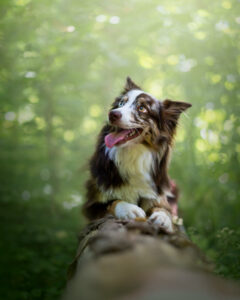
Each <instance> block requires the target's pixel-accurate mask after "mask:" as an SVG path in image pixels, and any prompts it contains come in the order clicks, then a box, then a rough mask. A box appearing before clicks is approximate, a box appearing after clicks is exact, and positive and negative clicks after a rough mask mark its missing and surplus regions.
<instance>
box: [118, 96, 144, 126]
mask: <svg viewBox="0 0 240 300" xmlns="http://www.w3.org/2000/svg"><path fill="white" fill-rule="evenodd" d="M143 93H144V94H146V93H145V92H144V91H142V90H131V91H129V92H128V93H127V94H126V95H127V96H128V101H127V103H126V104H125V105H124V106H122V107H119V108H116V109H115V111H120V112H121V113H122V118H121V123H122V124H124V125H125V126H131V123H132V122H134V120H133V119H132V110H133V108H132V104H133V102H134V101H135V99H136V98H137V97H138V96H139V95H141V94H143Z"/></svg>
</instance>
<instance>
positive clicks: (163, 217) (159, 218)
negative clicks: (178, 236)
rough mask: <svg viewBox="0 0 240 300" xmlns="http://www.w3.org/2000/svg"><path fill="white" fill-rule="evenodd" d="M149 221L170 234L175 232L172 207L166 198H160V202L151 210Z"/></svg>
mask: <svg viewBox="0 0 240 300" xmlns="http://www.w3.org/2000/svg"><path fill="white" fill-rule="evenodd" d="M148 220H149V221H150V222H151V223H153V224H155V225H157V226H159V227H161V228H163V229H164V230H166V231H167V232H168V233H172V232H174V225H173V221H172V214H171V207H170V205H169V204H168V201H167V200H166V198H165V197H164V196H163V197H160V199H159V201H158V202H157V203H156V204H155V205H154V207H153V208H152V209H151V210H150V216H149V219H148Z"/></svg>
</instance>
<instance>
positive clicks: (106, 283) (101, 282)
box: [63, 216, 240, 300]
mask: <svg viewBox="0 0 240 300" xmlns="http://www.w3.org/2000/svg"><path fill="white" fill-rule="evenodd" d="M70 277H71V278H70V279H69V281H68V284H67V287H66V290H65V293H64V296H63V299H64V300H80V299H81V300H85V299H86V300H95V299H98V300H102V299H104V300H108V299H126V300H128V299H129V300H132V299H140V300H142V299H144V300H145V299H146V300H151V299H163V300H175V299H178V300H181V299H184V300H186V299H189V300H198V299H199V300H210V299H214V300H215V299H216V300H219V299H220V300H221V299H224V300H225V299H229V300H233V299H234V300H235V299H240V289H239V288H238V287H237V286H236V285H235V284H234V283H232V282H228V281H226V280H224V279H221V278H218V277H216V276H214V275H213V274H212V273H211V266H210V264H209V263H208V262H207V261H206V259H205V258H204V256H203V254H202V253H201V251H200V250H199V249H198V248H197V247H196V245H194V244H193V243H192V242H191V241H190V240H189V239H188V237H187V236H186V234H185V233H184V232H182V230H181V228H180V227H179V228H178V230H177V231H176V232H175V233H174V234H167V233H166V232H164V230H163V229H161V228H158V227H156V226H154V225H153V224H151V223H150V222H147V221H142V220H138V221H137V220H135V221H122V220H117V219H115V218H113V217H110V216H109V217H106V218H103V219H99V220H97V221H94V222H92V223H90V224H89V225H88V226H87V227H86V228H85V229H84V230H83V231H82V232H81V234H80V244H79V248H78V251H77V255H76V258H75V260H74V262H73V263H72V265H71V267H70Z"/></svg>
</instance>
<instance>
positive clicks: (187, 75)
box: [0, 0, 240, 299]
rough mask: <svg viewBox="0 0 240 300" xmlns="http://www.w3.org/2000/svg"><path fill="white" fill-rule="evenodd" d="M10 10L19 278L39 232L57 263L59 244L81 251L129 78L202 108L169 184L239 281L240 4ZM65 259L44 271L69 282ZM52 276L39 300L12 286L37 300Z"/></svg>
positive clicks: (12, 192)
mask: <svg viewBox="0 0 240 300" xmlns="http://www.w3.org/2000/svg"><path fill="white" fill-rule="evenodd" d="M1 6H2V8H3V10H2V15H1V24H2V26H1V28H0V50H1V68H0V97H1V111H0V128H1V130H0V143H1V147H0V162H1V173H0V177H1V189H0V192H1V201H2V203H3V206H4V205H6V209H5V210H3V212H2V217H1V218H0V219H1V220H3V221H2V222H5V223H4V224H3V226H0V227H2V228H5V227H6V226H9V227H11V226H12V222H14V220H17V222H18V223H19V224H18V226H20V229H19V231H18V230H17V235H18V238H19V239H20V240H17V242H16V243H15V244H14V243H12V245H11V243H10V244H9V241H6V242H5V244H6V245H7V246H8V245H10V246H9V247H12V252H13V253H15V252H14V251H16V249H18V250H19V251H20V252H19V253H20V254H19V257H20V258H19V260H21V259H22V258H21V257H22V256H23V259H22V265H21V267H20V269H21V270H24V268H25V260H24V257H25V256H27V255H28V254H26V253H25V254H24V253H23V254H21V251H22V250H21V245H22V242H23V240H24V238H25V236H24V235H23V236H22V233H24V232H25V231H26V232H27V234H28V238H27V239H28V240H27V243H30V242H29V241H30V240H31V239H33V240H34V237H33V236H35V233H34V232H32V224H33V228H35V229H34V230H35V231H37V233H36V240H34V241H35V243H36V245H37V246H36V248H37V247H38V245H40V248H41V247H42V248H43V249H44V250H46V252H47V253H48V247H49V244H51V239H52V241H57V242H58V243H59V242H61V241H63V242H64V239H65V238H69V240H68V243H69V244H71V242H72V244H73V241H72V240H70V238H72V239H73V240H74V238H75V233H74V234H73V233H72V235H71V230H78V224H79V222H81V221H82V220H83V218H82V216H81V214H80V208H81V206H82V204H83V202H84V200H85V196H84V195H85V186H84V184H85V181H86V178H87V176H88V170H89V168H88V161H89V158H90V156H91V155H92V153H93V152H94V149H95V148H94V147H95V144H96V139H97V135H98V133H99V131H100V130H101V128H102V125H103V124H104V123H105V122H106V121H107V114H108V111H109V108H110V105H111V103H112V102H113V101H114V99H115V98H116V97H117V96H119V94H120V92H121V91H122V90H123V86H124V83H125V79H126V77H127V76H130V77H131V78H132V80H133V81H135V82H136V84H138V85H139V86H140V87H141V88H142V89H143V90H145V91H146V92H149V93H151V94H152V95H153V96H154V97H155V98H156V99H159V100H161V101H162V100H164V99H172V100H175V101H185V102H189V103H191V104H192V107H191V108H190V109H189V110H188V111H187V113H186V114H185V113H184V114H182V116H181V117H180V119H179V127H178V130H177V135H176V138H175V141H176V142H175V145H174V150H173V152H172V161H171V165H170V167H169V170H170V176H171V178H173V179H174V180H175V181H176V183H177V185H178V186H179V190H180V199H179V206H180V210H181V213H182V217H183V219H184V222H185V226H186V228H187V230H188V232H189V234H190V236H191V238H193V240H194V241H195V242H197V244H198V246H200V247H202V248H203V249H204V251H206V252H207V254H209V255H210V256H211V258H212V259H213V260H214V262H215V263H216V266H217V267H216V272H218V273H219V274H222V275H224V276H227V277H230V278H240V274H239V269H240V268H239V264H238V263H236V261H235V260H234V255H236V254H235V253H236V252H237V251H238V253H239V239H238V242H237V238H236V237H237V233H236V232H237V230H238V232H239V229H238V228H240V223H239V222H240V218H239V211H240V202H239V199H240V187H239V178H240V167H239V166H240V118H239V116H240V93H239V91H240V90H239V76H240V54H239V49H240V43H239V40H240V39H239V25H240V11H239V1H233V0H213V1H205V0H204V1H198V0H178V1H176V0H174V1H167V0H162V1H161V2H160V1H158V0H149V1H144V0H138V1H134V0H129V1H120V0H115V1H107V0H103V1H102V2H101V4H99V3H97V2H92V1H86V0H83V1H77V0H69V1H68V2H66V1H63V0H52V1H47V0H42V1H34V0H13V1H11V3H10V2H9V1H3V3H2V4H1ZM8 206H9V207H10V209H9V208H8ZM15 209H16V211H15ZM41 209H42V211H43V212H42V213H39V211H41ZM1 211H2V210H1ZM19 211H20V212H21V213H20V212H19ZM25 211H27V212H28V215H27V214H25ZM32 213H33V215H34V217H32V216H31V214H32ZM5 214H6V217H5ZM73 215H74V217H73V218H72V216H73ZM8 216H10V218H8ZM65 217H67V218H69V219H67V220H66V219H64V218H65ZM9 220H10V222H9ZM23 220H24V222H25V220H28V221H26V224H25V223H24V222H23ZM27 222H28V223H27ZM6 224H7V225H6ZM39 224H41V227H38V226H39ZM49 224H52V225H51V226H53V227H54V228H55V231H54V232H52V231H51V228H50V229H49ZM62 224H63V225H62ZM4 226H5V227H4ZM21 226H22V227H21ZM34 226H35V227H34ZM64 226H65V227H64ZM69 228H70V229H69ZM76 228H77V229H76ZM224 228H228V229H226V230H225V229H224ZM69 231H70V232H69ZM42 232H44V233H42ZM2 236H3V237H5V236H6V237H8V235H7V234H6V232H3V233H2ZM45 236H47V237H46V238H45ZM73 236H74V237H73ZM238 236H239V233H238ZM44 238H45V243H44V242H42V240H44ZM22 239H23V240H22ZM38 239H39V240H40V242H39V241H38ZM221 239H223V240H221ZM41 243H42V244H41ZM19 245H20V248H19ZM63 245H64V246H66V244H65V242H64V243H63ZM63 245H62V247H63ZM228 245H230V246H228ZM57 247H58V246H57V243H56V244H55V243H53V244H52V245H50V249H52V252H49V253H48V256H47V254H45V255H46V257H44V259H42V261H45V259H46V258H48V260H50V261H51V260H52V265H54V268H56V269H57V267H56V261H55V252H56V253H57V254H56V257H58V256H59V257H62V265H60V267H61V268H62V270H63V269H64V268H65V265H64V264H66V261H68V260H69V256H68V257H67V256H66V257H67V258H66V257H63V256H64V254H62V253H61V255H62V256H61V255H59V252H62V248H61V249H60V250H59V249H58V251H59V252H58V251H57V250H56V248H57ZM74 247H75V244H74ZM237 247H238V248H237ZM42 248H41V249H42ZM63 249H64V251H63V252H64V253H65V248H64V247H63ZM25 251H26V252H27V250H25ZM35 252H36V251H35ZM35 252H34V253H35ZM4 253H7V251H5V252H4ZM226 253H227V254H228V253H229V255H227V254H226ZM4 255H5V254H4ZM24 255H25V256H24ZM31 255H33V256H34V255H36V253H35V254H31ZM71 255H72V253H71ZM71 255H70V256H71ZM49 256H51V257H50V258H49ZM52 257H53V258H52ZM12 259H13V256H12V257H11V260H12ZM38 259H39V257H37V258H36V259H35V261H36V260H38ZM70 260H71V259H70ZM13 265H16V266H18V264H17V263H16V264H15V262H14V263H13ZM52 265H51V268H52ZM63 265H64V266H63ZM235 266H236V267H235ZM45 267H46V266H45V265H44V267H43V269H44V268H45ZM60 267H59V268H60ZM237 267H238V270H237ZM28 268H29V267H28ZM51 268H50V269H49V271H48V272H49V273H48V275H49V274H50V275H49V276H48V277H46V276H45V273H44V272H43V274H44V276H43V275H41V274H42V273H41V272H40V271H39V273H38V274H37V275H38V276H40V277H41V276H42V277H41V280H40V281H39V280H36V278H35V280H36V282H37V287H36V288H35V290H34V291H32V290H31V291H28V288H29V286H28V282H29V281H31V280H32V278H31V276H30V275H29V274H31V272H26V274H25V273H23V274H24V276H22V275H21V278H17V280H16V281H15V279H14V280H12V282H14V283H15V282H17V283H19V284H20V285H24V286H25V288H24V289H25V290H27V291H28V292H26V293H25V292H24V293H25V294H22V297H15V298H18V299H27V298H29V299H34V296H33V295H34V292H35V293H36V294H37V292H38V290H39V289H40V288H39V286H45V285H47V282H49V283H50V284H51V285H52V277H51V276H53V275H52V274H57V272H55V269H54V268H53V269H51ZM32 269H33V267H32V265H31V270H32ZM14 270H15V269H14ZM17 271H19V269H17V270H15V271H14V276H16V274H17ZM57 271H58V272H59V270H57ZM36 272H37V271H36ZM54 276H58V275H54ZM45 277H46V278H47V279H45ZM49 278H50V279H49ZM53 281H54V280H53ZM54 284H55V285H56V287H58V288H56V291H53V295H54V296H53V297H52V298H51V296H50V297H49V299H57V298H58V296H59V291H60V290H61V287H59V284H58V281H57V280H56V278H55V281H54ZM61 284H62V281H61V283H60V285H61ZM51 288H52V286H51ZM36 290H37V292H36ZM39 293H40V294H39V295H40V296H39V297H38V298H36V299H43V298H44V296H43V294H41V290H40V292H39ZM18 296H19V295H18ZM13 298H14V297H13ZM15 298H14V299H15ZM5 299H8V297H5ZM9 299H10V298H9Z"/></svg>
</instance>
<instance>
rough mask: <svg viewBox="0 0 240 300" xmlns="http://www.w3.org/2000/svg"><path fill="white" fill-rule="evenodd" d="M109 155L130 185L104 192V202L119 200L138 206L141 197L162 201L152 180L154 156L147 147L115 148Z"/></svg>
mask: <svg viewBox="0 0 240 300" xmlns="http://www.w3.org/2000/svg"><path fill="white" fill-rule="evenodd" d="M107 154H108V155H109V158H110V159H112V160H113V161H114V163H115V164H116V166H117V168H118V171H119V173H120V174H121V176H122V177H123V179H124V178H126V179H127V181H128V184H126V185H123V186H122V187H120V188H114V189H108V190H107V191H104V192H103V199H102V201H107V200H110V199H118V200H125V201H127V202H131V203H135V204H136V203H137V201H138V199H139V197H140V196H141V197H143V198H147V199H152V200H156V199H158V201H159V202H160V201H161V200H160V198H159V196H158V194H157V193H156V192H155V189H154V183H153V181H152V178H151V172H152V168H153V154H152V152H151V151H150V150H149V149H148V148H147V147H146V146H144V145H142V144H132V145H130V146H129V147H113V148H112V149H109V150H108V151H107Z"/></svg>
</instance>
